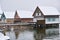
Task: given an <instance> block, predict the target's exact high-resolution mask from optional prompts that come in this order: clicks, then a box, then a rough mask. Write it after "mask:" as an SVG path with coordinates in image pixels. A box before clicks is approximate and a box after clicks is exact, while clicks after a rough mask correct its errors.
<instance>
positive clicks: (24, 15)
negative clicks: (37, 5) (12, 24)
mask: <svg viewBox="0 0 60 40" xmlns="http://www.w3.org/2000/svg"><path fill="white" fill-rule="evenodd" d="M17 12H18V15H19V17H20V18H33V17H32V14H33V13H32V12H31V11H24V10H20V11H18V10H17Z"/></svg>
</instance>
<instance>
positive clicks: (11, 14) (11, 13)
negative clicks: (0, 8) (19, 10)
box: [4, 12, 15, 18]
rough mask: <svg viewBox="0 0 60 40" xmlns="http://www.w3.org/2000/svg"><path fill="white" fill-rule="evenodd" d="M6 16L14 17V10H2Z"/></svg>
mask: <svg viewBox="0 0 60 40" xmlns="http://www.w3.org/2000/svg"><path fill="white" fill-rule="evenodd" d="M4 14H5V16H6V18H14V15H15V12H4Z"/></svg>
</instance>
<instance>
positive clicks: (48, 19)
mask: <svg viewBox="0 0 60 40" xmlns="http://www.w3.org/2000/svg"><path fill="white" fill-rule="evenodd" d="M33 17H34V18H33V21H34V22H37V21H38V20H45V24H46V28H58V27H59V12H58V11H57V9H56V8H54V7H40V6H38V7H37V8H36V9H35V11H34V13H33Z"/></svg>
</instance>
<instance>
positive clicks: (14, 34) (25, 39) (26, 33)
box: [6, 29, 44, 40]
mask: <svg viewBox="0 0 60 40" xmlns="http://www.w3.org/2000/svg"><path fill="white" fill-rule="evenodd" d="M6 35H7V36H9V37H10V40H42V38H43V36H44V34H43V33H41V32H40V30H34V29H33V30H31V29H29V30H26V29H25V30H18V31H13V30H11V31H7V32H6Z"/></svg>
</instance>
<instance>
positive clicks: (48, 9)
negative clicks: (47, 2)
mask: <svg viewBox="0 0 60 40" xmlns="http://www.w3.org/2000/svg"><path fill="white" fill-rule="evenodd" d="M37 7H38V8H39V9H40V10H41V11H42V13H43V14H44V15H59V12H58V10H57V9H56V8H55V7H49V6H37ZM35 10H36V8H35Z"/></svg>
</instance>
